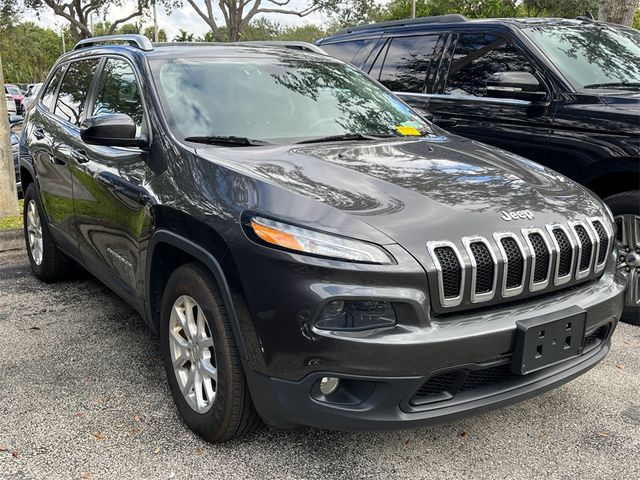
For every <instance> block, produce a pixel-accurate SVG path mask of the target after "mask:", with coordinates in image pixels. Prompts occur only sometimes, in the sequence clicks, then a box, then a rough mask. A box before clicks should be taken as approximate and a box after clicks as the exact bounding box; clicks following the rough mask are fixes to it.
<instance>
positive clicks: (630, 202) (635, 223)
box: [605, 190, 640, 325]
mask: <svg viewBox="0 0 640 480" xmlns="http://www.w3.org/2000/svg"><path fill="white" fill-rule="evenodd" d="M605 203H606V204H607V205H608V206H609V208H610V209H611V211H612V212H613V216H614V219H615V221H616V225H617V227H618V236H617V242H618V247H619V249H620V254H619V256H618V268H619V269H621V270H623V271H625V272H626V273H627V274H628V277H627V278H628V280H627V281H628V285H627V292H626V296H625V307H624V313H623V314H622V318H621V320H622V321H623V322H627V323H631V324H633V325H640V191H637V190H634V191H630V192H623V193H618V194H616V195H613V196H611V197H608V198H606V199H605Z"/></svg>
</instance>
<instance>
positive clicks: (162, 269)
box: [145, 228, 247, 359]
mask: <svg viewBox="0 0 640 480" xmlns="http://www.w3.org/2000/svg"><path fill="white" fill-rule="evenodd" d="M225 246H226V245H225ZM226 254H227V250H226V248H225V249H224V250H223V251H222V253H220V250H218V252H217V256H216V255H214V254H213V253H211V252H210V251H209V250H208V249H207V248H205V247H203V246H202V245H200V244H198V243H196V242H195V241H193V240H192V239H190V238H187V237H186V236H184V235H182V234H180V233H177V232H174V231H171V230H169V229H166V228H160V229H158V230H156V231H155V232H154V233H153V235H152V237H151V240H150V243H149V250H148V253H147V265H146V272H145V277H146V278H145V285H146V292H145V297H146V298H145V300H146V304H147V318H148V323H149V325H150V326H151V328H153V329H154V330H155V331H156V332H157V331H158V326H159V323H160V304H161V300H162V295H163V293H164V286H165V285H166V282H167V280H168V279H169V276H170V275H171V273H172V272H173V271H174V270H175V269H176V268H177V267H179V266H180V265H183V264H185V263H190V262H193V261H196V262H199V263H201V264H202V265H204V266H205V267H206V268H207V269H208V270H209V271H210V272H211V274H212V275H213V277H214V279H215V281H216V283H217V284H218V287H219V289H220V292H221V294H222V298H223V300H224V303H225V306H226V308H227V313H228V315H229V319H230V321H231V326H232V329H233V334H234V336H235V339H236V343H237V346H238V351H239V353H240V355H241V357H242V358H243V359H246V358H247V349H246V346H245V339H244V337H245V336H244V335H243V333H242V331H241V328H240V321H239V316H238V312H237V309H236V304H237V302H236V301H234V296H233V295H232V287H231V286H230V284H229V281H228V280H227V275H228V274H229V269H233V268H235V266H234V265H233V261H232V259H230V258H227V255H226ZM223 265H224V267H223ZM225 269H226V272H225Z"/></svg>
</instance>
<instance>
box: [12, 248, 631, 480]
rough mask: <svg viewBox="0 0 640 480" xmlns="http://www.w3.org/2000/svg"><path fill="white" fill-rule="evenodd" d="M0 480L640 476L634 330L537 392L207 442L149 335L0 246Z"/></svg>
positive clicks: (109, 298) (105, 300)
mask: <svg viewBox="0 0 640 480" xmlns="http://www.w3.org/2000/svg"><path fill="white" fill-rule="evenodd" d="M0 328H1V332H2V335H1V337H0V418H1V420H0V478H3V479H4V478H11V479H14V478H15V479H23V478H24V479H27V478H29V479H31V478H33V479H43V478H47V479H54V478H65V479H68V478H85V479H88V478H93V479H106V478H117V479H124V478H135V479H143V478H154V479H156V478H157V479H170V478H175V479H183V478H184V479H186V478H189V479H191V478H207V479H213V478H224V479H235V478H242V479H246V478H260V479H261V480H264V479H271V478H291V479H295V478H309V479H311V478H313V479H328V478H345V479H360V478H375V479H377V478H403V479H404V478H412V479H420V478H425V479H430V480H431V479H438V478H477V479H481V478H491V479H493V478H503V479H520V478H522V479H529V478H541V477H547V478H554V479H564V478H567V479H569V478H571V479H574V478H578V477H582V478H587V479H588V478H594V479H595V478H598V479H600V478H615V479H637V478H640V373H639V372H640V328H638V327H631V326H629V325H624V324H621V325H620V327H619V328H618V330H617V332H616V334H615V336H614V345H613V350H612V352H611V354H610V355H609V356H608V357H607V358H606V359H605V360H604V361H603V362H602V363H601V364H600V365H599V366H597V367H596V368H595V369H593V370H591V371H590V372H589V373H587V374H585V375H584V376H582V377H580V378H578V379H577V380H575V381H573V382H571V383H569V384H567V385H565V386H563V387H561V388H559V389H556V390H554V391H551V392H549V393H546V394H544V395H542V396H540V397H538V398H535V399H533V400H529V401H527V402H524V403H521V404H518V405H515V406H512V407H509V408H505V409H503V410H499V411H496V412H493V413H489V414H485V415H482V416H479V417H475V418H471V419H468V420H464V421H460V422H457V423H455V424H450V425H443V426H436V427H431V428H423V429H420V430H415V431H401V432H392V433H339V432H329V431H320V430H315V429H302V430H296V431H287V432H282V431H276V430H271V429H267V428H266V427H265V428H263V429H261V430H259V431H258V432H256V433H255V434H253V435H252V436H251V437H249V438H247V439H245V440H243V441H238V442H233V443H227V444H224V445H209V444H207V443H205V442H203V441H201V440H200V439H199V438H197V437H196V436H195V435H193V434H191V433H190V432H189V431H188V430H187V428H186V427H185V426H184V425H183V424H182V422H181V421H180V418H179V417H178V415H177V412H176V410H175V408H174V406H173V402H172V400H171V396H170V393H169V390H168V387H167V383H166V380H165V375H164V371H163V369H162V366H161V363H160V359H159V350H158V345H157V340H156V339H155V338H154V337H153V336H152V335H150V333H149V331H148V330H147V328H146V326H145V324H144V322H143V321H142V319H141V318H140V317H138V316H137V315H136V314H135V313H134V312H133V311H132V310H131V309H130V308H129V307H127V306H126V305H125V304H124V303H123V302H122V301H121V300H120V299H119V298H118V297H116V296H115V295H114V294H113V293H111V292H110V291H109V290H107V289H106V288H105V287H103V286H102V284H100V283H99V282H98V281H96V280H94V279H93V278H91V277H90V276H88V275H84V276H79V277H78V278H77V279H76V280H74V281H69V282H64V283H59V284H56V285H45V284H43V283H40V282H39V281H38V280H36V279H35V278H34V277H33V276H32V275H31V273H30V270H29V265H28V263H27V260H26V255H25V252H24V251H12V252H5V253H0Z"/></svg>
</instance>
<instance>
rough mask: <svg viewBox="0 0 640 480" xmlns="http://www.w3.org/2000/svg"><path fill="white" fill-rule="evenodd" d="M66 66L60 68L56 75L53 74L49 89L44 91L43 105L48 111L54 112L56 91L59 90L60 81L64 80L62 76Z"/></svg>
mask: <svg viewBox="0 0 640 480" xmlns="http://www.w3.org/2000/svg"><path fill="white" fill-rule="evenodd" d="M64 69H65V66H62V67H58V69H57V70H56V73H54V74H53V77H52V78H51V81H50V82H49V84H48V85H47V89H46V90H45V91H44V94H43V95H42V105H43V106H44V107H45V108H46V109H47V110H53V102H54V101H55V98H56V90H58V85H59V84H60V79H61V78H62V74H63V73H64Z"/></svg>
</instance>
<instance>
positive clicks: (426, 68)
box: [318, 15, 640, 324]
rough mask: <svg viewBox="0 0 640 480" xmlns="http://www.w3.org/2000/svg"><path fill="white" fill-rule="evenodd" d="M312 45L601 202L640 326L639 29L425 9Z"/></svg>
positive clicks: (462, 131)
mask: <svg viewBox="0 0 640 480" xmlns="http://www.w3.org/2000/svg"><path fill="white" fill-rule="evenodd" d="M318 44H319V45H320V46H321V48H323V49H324V50H325V51H326V52H327V53H329V54H330V55H333V56H335V57H338V58H340V59H342V60H345V61H347V62H350V63H352V64H353V65H355V66H356V67H358V68H361V69H362V70H364V71H365V72H367V73H369V74H370V75H371V76H373V77H374V78H375V79H376V80H378V81H380V82H381V83H382V84H384V85H385V86H386V87H387V88H389V89H390V90H392V91H394V92H395V93H396V94H397V95H398V96H400V97H401V98H403V99H404V100H405V101H406V102H407V103H409V104H410V105H411V106H413V107H414V108H416V109H418V110H421V111H422V112H423V113H424V114H425V115H426V116H428V117H429V118H430V119H431V120H432V121H433V122H434V123H435V124H436V125H438V126H440V127H442V128H444V129H446V130H448V131H450V132H452V133H457V134H459V135H463V136H465V137H468V138H471V139H473V140H477V141H480V142H483V143H487V144H490V145H493V146H496V147H499V148H503V149H505V150H509V151H511V152H513V153H516V154H518V155H521V156H523V157H526V158H529V159H531V160H534V161H536V162H539V163H541V164H543V165H546V166H548V167H550V168H553V169H554V170H556V171H558V172H560V173H562V174H564V175H566V176H567V177H569V178H571V179H573V180H576V181H577V182H579V183H581V184H583V185H585V186H586V187H587V188H588V189H589V190H591V191H593V192H595V193H596V194H597V195H599V196H600V197H601V198H603V199H604V200H605V202H606V203H607V205H608V206H609V208H611V210H612V211H613V214H614V216H615V219H616V223H617V225H618V242H619V245H620V248H621V250H622V255H621V256H620V257H619V268H620V269H622V270H625V271H626V272H627V273H628V274H629V283H630V286H629V290H628V294H627V300H626V304H627V308H626V309H625V314H624V318H623V319H624V320H625V321H627V322H630V323H634V324H640V121H639V119H640V32H638V31H637V30H634V29H631V28H625V27H622V26H617V25H613V24H609V23H600V22H594V21H591V20H587V19H576V20H569V19H561V18H516V19H480V20H468V19H466V18H465V17H463V16H461V15H445V16H440V17H425V18H418V19H414V20H398V21H392V22H385V23H379V24H374V25H366V26H362V27H355V28H348V29H344V30H341V31H339V32H337V34H336V35H335V36H333V37H329V38H325V39H322V40H320V41H319V42H318Z"/></svg>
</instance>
